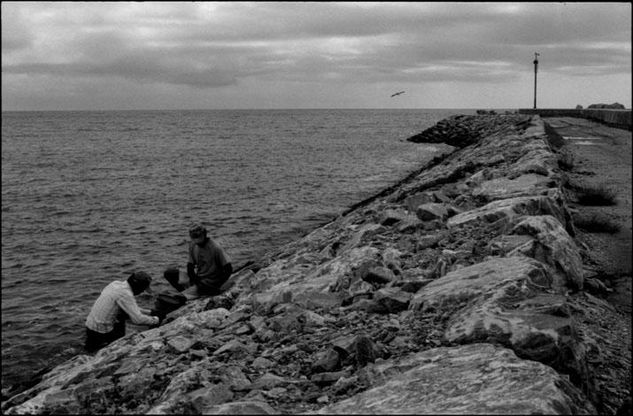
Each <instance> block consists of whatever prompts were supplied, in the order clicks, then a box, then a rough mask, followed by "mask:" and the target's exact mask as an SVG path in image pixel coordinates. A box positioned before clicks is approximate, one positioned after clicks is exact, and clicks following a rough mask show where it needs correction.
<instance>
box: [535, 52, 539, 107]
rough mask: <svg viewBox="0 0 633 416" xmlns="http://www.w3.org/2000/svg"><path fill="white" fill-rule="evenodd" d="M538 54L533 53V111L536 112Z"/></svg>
mask: <svg viewBox="0 0 633 416" xmlns="http://www.w3.org/2000/svg"><path fill="white" fill-rule="evenodd" d="M538 56H539V53H538V52H534V109H535V110H536V72H537V71H538Z"/></svg>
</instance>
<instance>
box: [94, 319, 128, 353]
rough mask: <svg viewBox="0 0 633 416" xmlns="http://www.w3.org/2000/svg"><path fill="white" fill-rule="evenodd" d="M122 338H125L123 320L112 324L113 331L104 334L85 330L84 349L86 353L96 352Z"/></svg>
mask: <svg viewBox="0 0 633 416" xmlns="http://www.w3.org/2000/svg"><path fill="white" fill-rule="evenodd" d="M123 336H125V320H121V321H117V322H116V323H115V324H114V329H112V331H110V332H108V333H105V334H102V333H101V332H97V331H93V330H92V329H89V328H86V344H85V345H84V348H85V349H86V351H87V352H96V351H99V350H100V349H101V348H103V347H105V346H106V345H108V344H110V343H111V342H113V341H115V340H117V339H119V338H122V337H123Z"/></svg>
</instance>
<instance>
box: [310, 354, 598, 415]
mask: <svg viewBox="0 0 633 416" xmlns="http://www.w3.org/2000/svg"><path fill="white" fill-rule="evenodd" d="M375 371H376V372H377V373H379V374H382V375H383V377H381V378H382V379H379V380H377V383H376V384H379V386H378V387H374V388H371V389H369V390H367V391H365V392H363V393H360V394H357V395H355V396H353V397H350V398H349V399H346V400H343V401H341V402H338V403H335V404H332V405H329V406H326V407H324V408H322V409H320V410H319V411H317V412H316V413H317V414H395V413H402V414H441V413H442V414H592V413H595V411H596V410H595V409H594V407H593V406H592V405H591V404H590V403H588V402H587V400H586V399H585V398H584V396H583V395H582V393H581V392H580V391H579V390H578V389H577V388H576V387H574V386H573V385H572V384H571V383H570V382H569V381H568V380H567V379H566V378H565V377H563V376H560V375H559V374H557V373H556V372H555V371H554V370H552V369H551V368H550V367H548V366H545V365H543V364H541V363H537V362H534V361H528V360H521V359H519V358H517V356H516V355H515V354H514V353H513V352H512V351H511V350H508V349H506V348H502V347H498V346H495V345H491V344H470V345H465V346H460V347H450V348H448V347H443V348H435V349H431V350H428V351H424V352H422V353H418V354H416V355H414V356H411V357H408V358H406V359H405V360H403V361H401V362H399V363H396V364H392V363H386V364H382V365H380V366H376V367H375Z"/></svg>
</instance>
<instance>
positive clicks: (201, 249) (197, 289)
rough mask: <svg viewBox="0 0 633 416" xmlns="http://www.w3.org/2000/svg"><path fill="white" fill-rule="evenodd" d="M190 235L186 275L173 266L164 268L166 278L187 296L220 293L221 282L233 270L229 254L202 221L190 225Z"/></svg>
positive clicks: (188, 297)
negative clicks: (208, 231) (212, 236)
mask: <svg viewBox="0 0 633 416" xmlns="http://www.w3.org/2000/svg"><path fill="white" fill-rule="evenodd" d="M189 237H190V238H191V241H190V243H189V257H188V260H187V275H186V276H183V274H181V273H180V272H179V271H178V269H173V268H172V269H168V270H167V271H166V272H165V278H166V279H167V281H168V282H169V283H170V284H171V285H172V286H173V287H175V288H176V289H177V290H178V291H179V292H182V293H183V294H184V295H185V296H186V297H187V299H189V300H191V299H197V298H199V297H203V296H216V295H219V294H220V293H222V290H221V287H222V285H223V284H224V283H226V281H227V280H229V277H231V273H233V266H232V265H231V260H230V258H229V256H228V255H227V254H226V252H225V251H224V250H223V249H222V247H220V246H219V245H218V244H217V243H216V242H215V241H213V239H211V238H210V237H209V236H208V235H207V229H206V228H204V227H203V226H202V225H194V226H193V227H191V228H190V229H189ZM187 278H188V280H187Z"/></svg>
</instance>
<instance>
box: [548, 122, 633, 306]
mask: <svg viewBox="0 0 633 416" xmlns="http://www.w3.org/2000/svg"><path fill="white" fill-rule="evenodd" d="M544 120H545V121H546V122H547V123H548V124H550V125H551V126H552V127H554V129H555V130H556V131H557V132H558V133H559V134H560V135H561V136H563V137H564V138H565V139H566V141H567V147H568V149H569V150H570V151H571V152H572V154H573V155H574V168H573V169H572V171H571V172H570V173H569V177H570V180H572V181H574V182H576V183H583V184H587V185H599V186H605V187H609V188H611V189H613V190H614V191H615V192H616V195H617V205H615V206H597V207H593V206H581V205H577V204H570V205H571V206H570V208H572V209H576V210H578V211H579V212H582V213H583V214H588V215H593V214H594V213H595V214H599V215H602V216H605V217H606V218H608V219H609V220H610V221H612V222H614V223H617V224H619V225H620V231H619V232H618V233H617V234H608V233H584V232H581V233H580V235H579V239H580V240H581V241H583V242H584V243H585V244H586V245H587V246H588V247H589V255H590V258H591V260H592V262H593V263H595V265H594V268H595V270H596V272H597V273H598V274H603V275H609V276H611V280H612V282H611V283H612V284H613V285H614V292H613V293H612V294H611V296H610V300H611V301H612V303H614V305H615V306H616V307H618V309H620V310H621V311H622V312H625V313H627V312H628V314H629V315H630V313H631V265H632V262H633V261H632V252H633V246H632V243H631V242H632V230H631V208H632V207H631V193H632V189H631V187H632V182H631V174H632V172H631V166H632V160H633V152H632V148H631V144H632V135H631V132H630V131H627V130H622V129H617V128H612V127H608V126H605V125H603V124H601V123H597V122H594V121H590V120H586V119H581V118H572V117H551V118H550V117H548V118H544Z"/></svg>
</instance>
